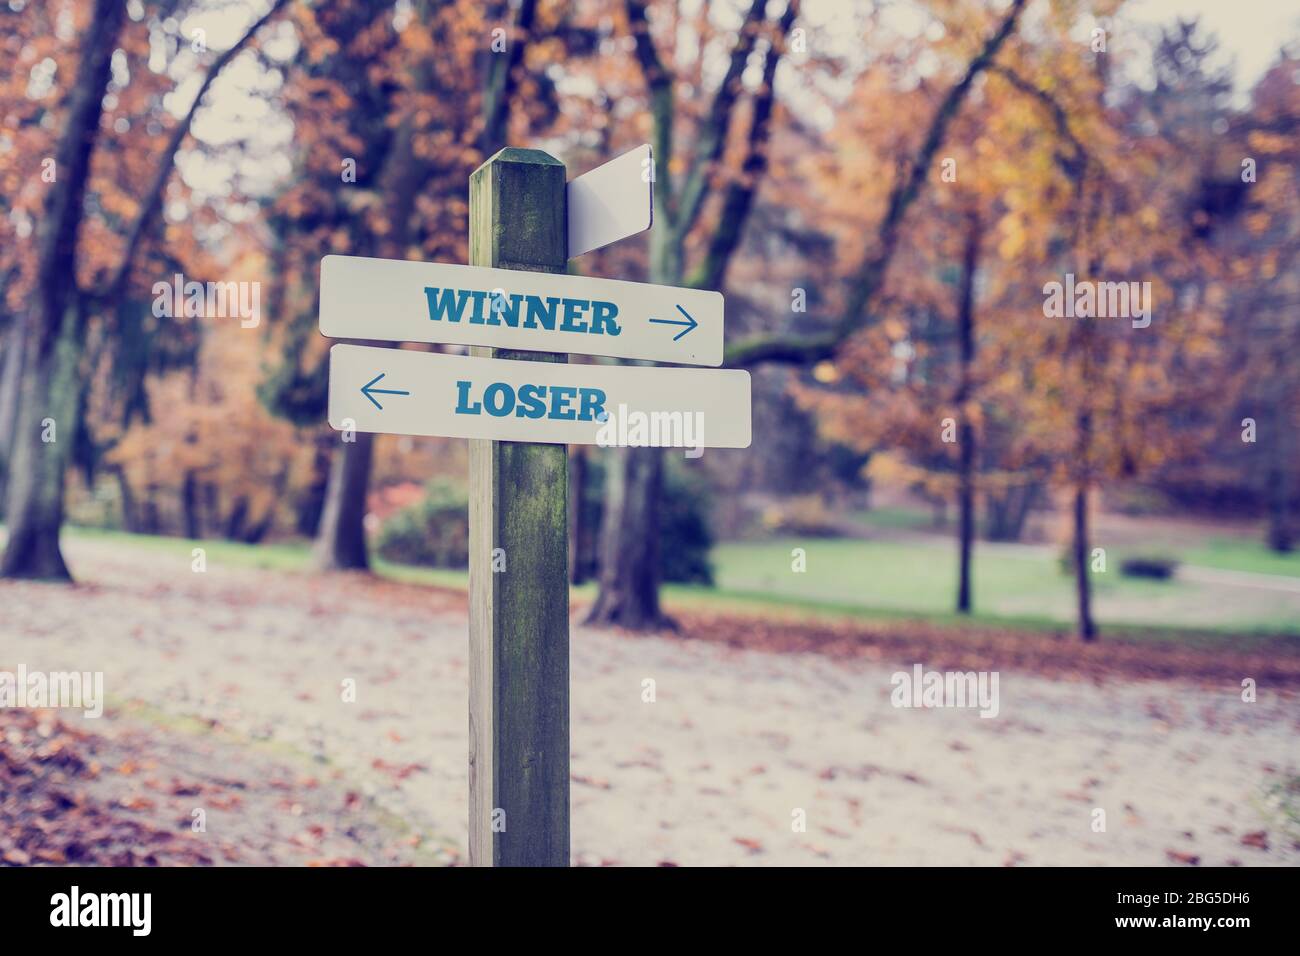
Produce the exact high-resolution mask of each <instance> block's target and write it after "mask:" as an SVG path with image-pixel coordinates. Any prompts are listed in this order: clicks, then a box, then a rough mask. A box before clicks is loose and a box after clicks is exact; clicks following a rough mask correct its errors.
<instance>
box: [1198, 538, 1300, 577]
mask: <svg viewBox="0 0 1300 956" xmlns="http://www.w3.org/2000/svg"><path fill="white" fill-rule="evenodd" d="M1173 553H1174V554H1175V555H1176V556H1177V557H1178V558H1179V559H1180V560H1181V561H1183V562H1185V563H1186V564H1196V565H1200V566H1202V567H1206V568H1219V569H1221V570H1224V571H1250V572H1252V573H1255V574H1281V575H1286V576H1288V577H1300V551H1293V552H1291V553H1290V554H1278V553H1277V552H1276V551H1270V550H1269V549H1268V548H1267V547H1265V546H1264V544H1263V543H1262V542H1260V541H1258V540H1255V539H1252V538H1225V537H1214V538H1210V539H1208V540H1207V541H1206V542H1205V543H1204V544H1203V545H1202V546H1201V547H1198V548H1188V549H1185V550H1182V551H1179V550H1177V549H1174V550H1173Z"/></svg>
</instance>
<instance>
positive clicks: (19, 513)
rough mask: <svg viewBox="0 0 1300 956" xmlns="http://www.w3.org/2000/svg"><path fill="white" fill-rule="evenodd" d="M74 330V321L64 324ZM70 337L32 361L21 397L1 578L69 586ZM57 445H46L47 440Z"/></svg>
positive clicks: (72, 398)
mask: <svg viewBox="0 0 1300 956" xmlns="http://www.w3.org/2000/svg"><path fill="white" fill-rule="evenodd" d="M65 321H66V322H67V326H68V328H69V330H72V329H73V327H74V326H75V325H76V320H75V319H68V320H65ZM74 337H75V336H72V335H69V336H67V337H66V338H65V340H64V341H63V342H60V343H59V345H58V346H57V347H56V348H54V349H52V350H51V351H50V352H49V353H48V354H47V355H45V356H44V357H42V356H39V355H30V356H28V362H27V365H26V367H25V368H24V369H23V375H22V387H21V391H20V393H19V399H18V405H19V424H18V428H17V429H16V431H15V434H14V443H13V457H12V459H11V460H10V471H9V481H8V487H7V488H6V491H7V503H6V506H5V516H6V522H7V525H8V530H9V540H8V542H7V543H6V545H5V552H4V557H3V558H0V577H7V578H36V579H41V580H54V581H68V580H71V578H72V576H71V575H70V574H69V573H68V566H67V565H66V564H65V563H64V561H63V554H62V552H61V551H60V550H59V529H60V528H62V526H63V473H64V470H65V468H66V467H67V461H68V454H67V449H68V448H69V446H70V444H71V442H72V436H73V435H74V434H75V433H76V423H75V422H74V421H73V416H74V414H75V409H76V401H75V393H76V387H75V384H74V378H75V370H76V361H77V355H76V353H77V348H76V346H75V344H74V343H73V342H72V341H71V339H72V338H74ZM47 436H48V437H49V438H51V439H52V440H50V441H46V440H45V439H46V437H47Z"/></svg>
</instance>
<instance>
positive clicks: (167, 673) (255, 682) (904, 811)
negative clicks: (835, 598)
mask: <svg viewBox="0 0 1300 956" xmlns="http://www.w3.org/2000/svg"><path fill="white" fill-rule="evenodd" d="M72 559H73V562H74V568H75V570H76V571H77V572H78V574H79V576H80V577H81V578H82V580H84V581H87V582H89V584H87V585H85V586H80V587H78V588H77V589H75V590H73V591H68V590H66V589H63V588H60V587H57V586H51V585H38V584H15V583H3V584H0V606H3V608H4V610H5V614H4V617H3V619H2V620H0V668H3V667H10V666H14V665H16V664H18V663H24V664H26V665H27V667H28V668H41V669H45V670H56V669H62V668H76V669H79V670H87V669H89V670H103V671H104V672H105V689H106V692H107V694H108V695H109V696H110V698H111V700H112V701H113V702H116V705H117V709H110V711H109V713H108V714H107V715H106V716H105V718H103V719H102V720H101V721H99V723H101V724H106V725H107V724H111V723H112V722H113V721H114V720H115V719H117V717H116V715H117V714H120V713H121V705H122V704H123V703H124V702H128V701H136V700H138V701H144V702H147V703H148V704H149V705H151V706H153V707H156V708H159V709H160V710H161V711H163V712H165V713H168V714H173V715H185V716H191V717H197V718H199V719H201V720H203V721H206V722H208V724H209V725H211V726H214V727H218V728H220V729H221V730H222V731H223V733H227V734H230V735H233V737H234V738H235V739H246V740H254V741H261V742H264V743H266V744H268V745H273V746H275V747H278V748H282V749H283V750H284V751H285V752H287V753H292V754H293V755H294V759H295V760H304V759H305V760H306V761H308V762H315V763H316V764H319V765H320V766H321V767H322V768H327V769H328V772H329V774H330V775H331V776H332V778H333V775H337V778H336V779H333V783H334V784H337V785H338V786H339V787H342V788H344V790H355V791H356V792H357V793H358V794H360V795H361V796H362V797H363V798H372V799H373V801H374V803H375V804H376V806H377V807H378V808H379V809H380V810H383V811H386V812H389V813H391V814H392V815H393V816H395V817H397V818H400V819H401V820H404V821H407V822H408V823H409V824H410V826H411V828H412V833H411V837H412V838H413V839H412V842H416V841H417V840H420V841H422V847H421V849H422V850H434V849H436V848H439V847H442V846H443V845H444V843H446V842H450V844H452V845H453V846H454V847H463V846H464V840H465V822H464V820H465V814H466V779H465V766H466V726H465V725H466V696H467V688H466V680H467V677H466V638H465V623H464V612H463V603H462V601H463V599H461V598H460V597H458V596H455V595H447V594H445V593H441V592H433V591H429V590H425V589H419V588H415V587H408V586H401V585H396V584H391V583H384V582H367V581H364V580H358V579H352V578H348V577H333V578H308V577H299V576H294V575H286V574H272V573H267V572H251V571H247V570H234V569H225V568H221V567H214V566H213V565H212V563H209V570H208V571H207V573H205V574H194V573H192V572H191V571H190V566H189V554H188V552H187V551H185V552H182V551H178V552H177V554H176V556H175V557H169V556H168V555H165V554H154V553H150V552H148V551H143V550H141V551H139V552H134V553H131V554H130V562H129V563H128V562H124V561H123V560H122V559H121V554H120V551H118V552H115V551H113V550H110V549H108V548H106V547H104V546H102V545H95V544H82V545H76V546H74V548H73V552H72ZM572 646H573V651H572V681H573V690H572V733H573V781H574V783H573V834H574V857H575V860H576V861H577V862H580V863H601V862H612V863H633V864H652V863H659V862H673V863H679V864H703V863H711V864H775V863H789V864H817V863H835V864H885V863H892V864H938V863H948V864H992V865H997V864H1004V863H1026V864H1072V863H1073V864H1120V863H1133V864H1164V863H1170V862H1179V861H1182V862H1190V861H1191V860H1193V859H1195V860H1197V861H1199V862H1201V863H1204V864H1214V865H1221V864H1230V863H1245V864H1270V863H1271V864H1279V863H1290V864H1294V863H1296V862H1297V861H1298V857H1297V853H1296V851H1295V849H1294V847H1293V846H1292V840H1293V839H1294V837H1293V836H1287V835H1285V834H1284V833H1283V831H1282V830H1281V829H1279V828H1278V827H1277V826H1276V825H1275V824H1274V823H1273V822H1272V821H1270V819H1269V818H1268V806H1267V801H1266V800H1265V799H1264V797H1263V792H1264V789H1265V788H1267V787H1269V786H1271V785H1276V784H1279V783H1280V782H1282V781H1283V780H1285V779H1287V774H1288V772H1289V773H1290V774H1291V775H1294V774H1295V773H1296V771H1297V768H1300V753H1298V752H1297V746H1296V743H1295V741H1296V740H1297V731H1298V730H1300V704H1298V702H1297V699H1296V697H1295V696H1293V695H1291V694H1288V693H1286V692H1280V691H1275V690H1273V689H1272V688H1270V687H1268V686H1261V687H1260V690H1259V699H1258V702H1256V703H1251V704H1246V703H1243V702H1242V701H1241V698H1240V695H1239V691H1238V690H1237V689H1236V687H1235V682H1234V683H1233V684H1228V685H1226V686H1223V687H1215V688H1213V689H1206V688H1204V687H1196V686H1193V685H1191V684H1188V683H1184V682H1179V681H1170V682H1138V683H1130V682H1123V681H1106V682H1104V683H1102V684H1101V685H1100V686H1099V685H1097V684H1094V683H1084V682H1077V683H1071V682H1065V681H1056V680H1048V679H1046V678H1043V677H1038V676H1033V675H1029V674H1019V673H1015V672H1010V671H1004V672H1003V673H1001V675H1000V693H1001V702H1000V713H999V715H998V716H997V717H996V718H994V719H981V718H980V717H979V716H978V715H977V714H976V713H975V712H974V711H970V710H929V711H927V710H909V709H897V708H894V707H893V706H891V704H890V692H891V690H892V686H891V683H890V677H891V675H892V674H893V673H894V672H895V671H896V670H898V669H899V667H898V665H899V664H903V665H906V664H910V663H911V661H899V662H898V663H897V664H896V663H894V662H892V661H886V660H880V661H871V660H862V659H859V660H837V659H833V658H830V657H827V656H823V655H815V654H798V655H796V654H775V653H768V652H763V651H751V650H736V649H731V648H728V647H726V646H723V645H719V644H716V643H706V642H693V641H681V640H672V639H667V638H659V637H648V638H629V637H624V636H620V635H617V634H613V633H605V632H595V631H590V630H584V629H581V628H575V630H574V633H573V641H572ZM922 663H925V662H922ZM1242 676H1250V675H1242ZM647 679H649V680H652V681H653V682H654V685H653V686H654V696H655V700H654V702H652V703H648V702H645V701H644V700H643V690H644V687H645V686H646V685H645V684H644V682H645V681H646V680H647ZM348 680H352V681H355V682H356V701H355V703H348V702H345V701H344V700H343V699H342V692H341V689H342V688H343V687H344V682H345V681H348ZM89 723H95V722H93V721H91V722H89ZM168 759H169V757H168V756H167V755H165V754H164V755H160V757H159V760H160V762H164V763H165V762H166V761H167V760H168ZM1095 809H1103V810H1105V811H1106V830H1105V832H1094V831H1093V829H1092V826H1091V825H1092V822H1093V820H1094V819H1095V817H1094V813H1093V811H1094V810H1095ZM247 812H254V811H253V810H251V809H250V810H249V811H247ZM257 812H267V813H270V812H278V811H275V810H274V809H270V810H266V809H264V810H261V811H257ZM302 813H303V814H306V818H301V819H300V822H301V824H302V827H304V828H306V827H311V826H318V827H321V828H325V829H326V830H327V831H328V832H334V831H336V830H337V829H338V828H339V826H340V821H339V809H338V807H336V806H333V805H331V804H329V802H328V801H326V802H325V803H324V804H323V805H321V806H318V807H307V806H303V807H302ZM801 818H806V830H805V831H799V830H798V828H797V826H794V825H792V824H794V823H796V822H797V821H798V820H799V819H801ZM1265 847H1267V848H1265ZM217 862H221V861H220V860H219V859H218V860H217Z"/></svg>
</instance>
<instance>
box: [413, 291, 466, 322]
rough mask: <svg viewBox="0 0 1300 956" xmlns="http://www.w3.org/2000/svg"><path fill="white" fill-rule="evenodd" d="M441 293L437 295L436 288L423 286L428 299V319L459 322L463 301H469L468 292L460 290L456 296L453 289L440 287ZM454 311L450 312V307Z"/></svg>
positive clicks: (462, 313) (463, 311)
mask: <svg viewBox="0 0 1300 956" xmlns="http://www.w3.org/2000/svg"><path fill="white" fill-rule="evenodd" d="M441 291H442V295H441V296H439V295H438V292H439V290H438V289H437V288H431V287H429V286H425V289H424V297H425V298H426V299H428V300H429V319H430V321H433V322H437V321H438V320H439V319H446V320H447V321H448V322H459V321H460V320H461V317H462V316H463V315H464V314H465V303H466V302H468V301H469V293H468V292H464V291H462V292H461V293H460V296H459V298H457V294H456V290H455V289H442V290H441ZM453 308H454V309H455V310H456V311H455V313H454V314H453V313H452V311H451V310H452V309H453Z"/></svg>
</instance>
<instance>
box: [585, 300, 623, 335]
mask: <svg viewBox="0 0 1300 956" xmlns="http://www.w3.org/2000/svg"><path fill="white" fill-rule="evenodd" d="M617 317H618V306H616V305H615V304H614V303H613V302H592V303H591V334H592V335H618V333H620V332H622V331H623V330H622V329H621V328H619V326H618V323H617V322H615V321H614V319H615V318H617Z"/></svg>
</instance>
